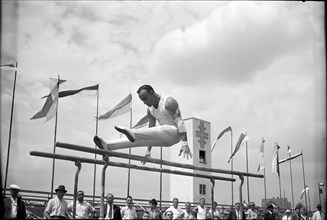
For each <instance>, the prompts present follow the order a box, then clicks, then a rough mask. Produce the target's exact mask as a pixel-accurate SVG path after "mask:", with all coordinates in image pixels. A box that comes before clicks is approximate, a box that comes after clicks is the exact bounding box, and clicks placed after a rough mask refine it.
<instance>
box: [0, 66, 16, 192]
mask: <svg viewBox="0 0 327 220" xmlns="http://www.w3.org/2000/svg"><path fill="white" fill-rule="evenodd" d="M3 66H5V65H3ZM8 66H11V65H8ZM17 67H18V62H16V70H15V78H14V86H13V92H12V100H11V114H10V126H9V139H8V150H7V163H6V174H5V184H4V195H6V188H7V180H8V169H9V158H10V144H11V131H12V120H13V116H14V103H15V91H16V78H17Z"/></svg>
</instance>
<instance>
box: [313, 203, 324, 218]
mask: <svg viewBox="0 0 327 220" xmlns="http://www.w3.org/2000/svg"><path fill="white" fill-rule="evenodd" d="M323 219H325V217H324V216H323V214H322V212H321V205H320V204H318V205H317V211H316V212H315V213H313V216H312V220H323Z"/></svg>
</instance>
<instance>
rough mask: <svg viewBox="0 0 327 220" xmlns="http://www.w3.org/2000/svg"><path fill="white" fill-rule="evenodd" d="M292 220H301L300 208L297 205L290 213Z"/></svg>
mask: <svg viewBox="0 0 327 220" xmlns="http://www.w3.org/2000/svg"><path fill="white" fill-rule="evenodd" d="M292 220H301V210H300V207H299V206H296V207H295V213H294V215H292Z"/></svg>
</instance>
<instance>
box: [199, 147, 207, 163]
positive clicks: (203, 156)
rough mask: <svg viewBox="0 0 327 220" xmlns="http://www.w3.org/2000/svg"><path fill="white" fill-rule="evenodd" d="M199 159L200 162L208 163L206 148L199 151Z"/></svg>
mask: <svg viewBox="0 0 327 220" xmlns="http://www.w3.org/2000/svg"><path fill="white" fill-rule="evenodd" d="M199 161H200V163H207V161H206V152H205V151H204V150H200V151H199Z"/></svg>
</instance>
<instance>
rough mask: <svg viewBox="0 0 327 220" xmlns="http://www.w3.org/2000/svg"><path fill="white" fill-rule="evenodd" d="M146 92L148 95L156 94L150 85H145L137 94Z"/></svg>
mask: <svg viewBox="0 0 327 220" xmlns="http://www.w3.org/2000/svg"><path fill="white" fill-rule="evenodd" d="M143 89H144V90H146V91H147V92H148V93H154V89H153V88H152V86H150V85H143V86H141V87H140V88H139V89H138V90H137V91H136V92H137V94H140V92H141V90H143Z"/></svg>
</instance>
